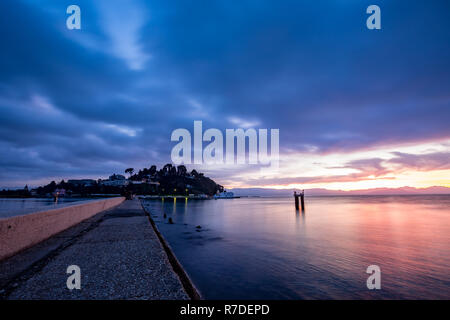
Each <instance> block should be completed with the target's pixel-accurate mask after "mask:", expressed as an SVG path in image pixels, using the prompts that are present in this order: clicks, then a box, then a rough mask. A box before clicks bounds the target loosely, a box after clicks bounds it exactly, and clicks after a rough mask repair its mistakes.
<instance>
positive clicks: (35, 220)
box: [0, 197, 125, 260]
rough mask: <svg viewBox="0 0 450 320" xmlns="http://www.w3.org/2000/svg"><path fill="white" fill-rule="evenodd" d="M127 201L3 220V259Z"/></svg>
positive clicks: (0, 244)
mask: <svg viewBox="0 0 450 320" xmlns="http://www.w3.org/2000/svg"><path fill="white" fill-rule="evenodd" d="M124 200H125V198H123V197H117V198H109V199H104V200H98V201H91V202H87V203H86V202H85V203H81V204H74V205H72V206H68V207H63V208H57V209H52V210H48V211H41V212H36V213H31V214H26V215H22V216H15V217H11V218H6V219H0V260H2V259H5V258H7V257H10V256H12V255H14V254H16V253H17V252H19V251H21V250H23V249H26V248H29V247H31V246H33V245H35V244H37V243H39V242H41V241H43V240H45V239H48V238H50V237H51V236H53V235H55V234H57V233H59V232H61V231H64V230H66V229H68V228H70V227H72V226H74V225H76V224H78V223H80V222H82V221H83V220H86V219H88V218H90V217H92V216H93V215H95V214H97V213H99V212H101V211H104V210H107V209H110V208H112V207H114V206H117V205H119V204H120V203H122V202H123V201H124Z"/></svg>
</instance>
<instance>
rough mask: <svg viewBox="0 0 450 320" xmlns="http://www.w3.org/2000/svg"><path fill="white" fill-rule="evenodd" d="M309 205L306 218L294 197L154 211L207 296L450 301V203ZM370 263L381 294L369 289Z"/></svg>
mask: <svg viewBox="0 0 450 320" xmlns="http://www.w3.org/2000/svg"><path fill="white" fill-rule="evenodd" d="M306 202H307V209H308V210H307V211H306V212H301V211H298V212H297V211H295V208H294V203H293V199H292V198H287V199H245V198H241V199H233V200H231V199H229V200H211V201H189V202H186V201H178V202H176V201H173V202H172V201H171V202H165V203H163V202H158V201H150V202H148V204H147V205H148V206H149V207H150V209H151V210H152V212H153V213H154V214H156V215H158V216H161V219H160V222H158V228H159V229H160V230H161V232H162V233H163V235H164V236H165V237H166V239H167V240H168V241H169V243H170V245H171V246H172V248H173V249H174V251H175V253H176V255H177V257H178V258H179V260H180V261H181V263H182V264H183V266H185V267H186V269H187V271H188V273H189V274H190V275H191V277H192V278H193V279H194V282H195V283H196V285H198V287H199V288H200V290H201V291H202V293H203V294H204V295H205V297H207V298H219V299H222V298H231V299H233V298H236V299H239V298H255V299H258V298H260V299H266V298H269V299H280V298H282V299H284V298H287V299H298V298H447V299H448V298H450V272H449V271H448V265H449V264H450V258H449V252H450V250H449V249H450V219H449V212H450V210H449V209H450V196H426V197H423V196H411V197H405V196H403V197H321V198H319V197H317V198H313V197H310V198H307V200H306ZM163 211H165V212H168V217H167V219H168V218H169V217H171V218H172V219H173V221H174V222H175V224H173V225H168V224H167V223H166V222H167V219H164V218H163V217H162V212H163ZM196 226H201V229H196ZM372 264H377V265H379V266H380V267H381V271H382V290H381V291H369V290H367V288H366V286H365V283H366V279H367V276H368V275H367V274H366V273H365V271H366V268H367V266H369V265H372Z"/></svg>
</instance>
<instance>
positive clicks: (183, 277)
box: [139, 200, 203, 300]
mask: <svg viewBox="0 0 450 320" xmlns="http://www.w3.org/2000/svg"><path fill="white" fill-rule="evenodd" d="M139 202H140V204H141V206H142V210H143V211H144V212H145V214H146V216H147V218H148V220H149V222H150V225H151V226H152V228H153V231H154V232H155V234H156V236H157V237H158V240H159V242H160V243H161V246H162V247H163V249H164V251H165V253H166V255H167V258H168V259H169V262H170V265H171V266H172V269H173V271H174V272H175V273H176V274H177V276H178V277H179V279H180V281H181V284H182V285H183V288H184V290H185V291H186V293H187V294H188V295H189V297H190V298H191V300H203V298H202V295H201V293H200V291H199V290H198V289H197V287H196V286H195V284H194V282H193V281H192V279H191V278H190V277H189V275H188V274H187V272H186V270H185V269H184V268H183V265H182V264H181V263H180V261H178V259H177V257H176V255H175V253H174V252H173V250H172V248H171V247H170V245H169V243H168V242H167V241H166V239H165V238H164V236H163V235H162V234H161V232H160V231H159V229H158V227H157V226H156V223H155V222H154V221H153V219H152V217H151V214H150V212H149V211H148V210H147V209H146V208H145V207H144V205H143V204H142V201H141V200H139Z"/></svg>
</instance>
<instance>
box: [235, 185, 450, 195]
mask: <svg viewBox="0 0 450 320" xmlns="http://www.w3.org/2000/svg"><path fill="white" fill-rule="evenodd" d="M296 190H297V189H296ZM229 191H232V192H234V194H235V195H236V196H242V197H245V196H249V197H290V196H292V194H293V191H294V189H281V190H280V189H266V188H235V189H230V190H229ZM305 194H306V195H312V196H339V195H343V196H351V195H414V194H415V195H429V194H450V188H447V187H437V186H436V187H429V188H412V187H401V188H375V189H364V190H352V191H344V190H328V189H320V188H314V189H307V190H305Z"/></svg>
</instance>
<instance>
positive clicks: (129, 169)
mask: <svg viewBox="0 0 450 320" xmlns="http://www.w3.org/2000/svg"><path fill="white" fill-rule="evenodd" d="M133 172H134V168H128V169H125V173H128V174H129V175H130V177H131V176H132V175H133Z"/></svg>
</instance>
